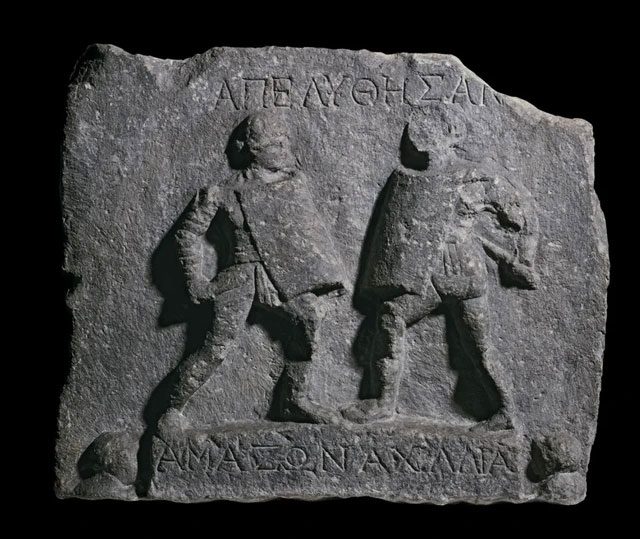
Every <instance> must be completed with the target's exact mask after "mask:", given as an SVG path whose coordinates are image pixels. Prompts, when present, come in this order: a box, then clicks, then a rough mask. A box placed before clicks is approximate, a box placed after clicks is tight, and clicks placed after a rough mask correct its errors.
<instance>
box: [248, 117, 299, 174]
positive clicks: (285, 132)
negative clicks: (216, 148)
mask: <svg viewBox="0 0 640 539" xmlns="http://www.w3.org/2000/svg"><path fill="white" fill-rule="evenodd" d="M242 138H243V140H241V143H242V144H243V146H244V151H245V152H246V156H247V161H248V164H249V165H253V166H257V167H261V168H265V169H268V170H272V171H278V170H286V169H289V168H292V167H293V166H294V165H295V157H294V154H293V150H292V147H291V133H290V130H289V125H288V123H287V121H286V117H285V115H284V113H281V112H272V111H264V112H258V113H255V114H252V115H251V116H249V117H248V118H247V119H246V123H245V126H244V133H243V137H242Z"/></svg>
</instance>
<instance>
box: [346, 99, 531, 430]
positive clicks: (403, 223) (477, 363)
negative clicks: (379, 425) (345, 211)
mask: <svg viewBox="0 0 640 539" xmlns="http://www.w3.org/2000/svg"><path fill="white" fill-rule="evenodd" d="M454 107H455V105H450V106H448V107H447V106H446V105H442V106H440V107H434V108H431V109H425V110H423V111H422V112H421V113H420V114H419V116H418V118H414V120H412V121H411V122H410V123H409V124H408V125H407V126H406V128H405V131H404V133H403V138H402V143H401V154H402V165H403V166H401V167H400V168H398V169H396V170H395V171H394V172H393V173H392V174H391V176H390V178H389V180H388V182H387V184H386V186H385V188H384V190H383V192H382V194H381V199H380V201H379V208H380V209H379V213H378V217H377V221H376V222H375V223H373V225H372V232H371V234H372V236H371V240H370V248H369V251H368V260H366V263H365V264H364V271H363V273H362V275H361V278H360V282H359V286H358V288H359V291H358V293H359V294H361V295H363V296H364V297H366V298H368V300H369V301H370V302H371V303H372V304H373V305H374V307H373V309H372V312H373V317H374V318H375V321H374V324H373V325H374V328H375V329H374V332H373V334H374V335H373V338H372V339H371V345H370V349H369V353H368V359H367V361H369V362H370V367H371V371H372V372H373V373H374V376H375V378H376V380H377V390H376V393H377V394H374V396H373V397H374V398H367V399H363V400H360V401H358V402H356V403H354V404H353V405H351V406H349V407H347V408H346V409H344V410H343V412H342V413H343V415H344V416H345V417H347V418H348V419H350V420H351V421H355V422H366V421H372V420H382V419H387V418H390V417H392V416H393V415H394V414H395V413H396V412H397V410H396V408H397V401H398V392H399V388H400V383H401V380H402V375H403V370H404V367H405V362H406V351H405V341H406V338H405V337H406V332H407V330H408V329H409V328H410V327H411V326H412V325H413V324H415V323H416V322H418V321H420V320H421V319H423V318H424V317H425V316H427V315H428V314H430V313H434V312H437V313H442V312H444V314H445V316H446V320H447V324H448V327H447V329H448V334H449V335H452V337H450V338H452V339H454V341H455V342H453V343H452V342H450V343H449V344H450V348H451V345H452V344H453V345H454V346H456V348H457V349H458V350H460V352H461V353H462V354H464V357H465V358H466V360H467V363H468V364H470V365H471V366H472V367H473V370H474V372H476V373H477V375H478V378H477V380H478V382H479V383H480V384H481V385H482V389H483V390H484V392H485V393H487V395H488V396H491V395H493V396H494V397H493V398H494V400H495V401H496V402H495V406H493V412H492V415H491V416H490V417H486V418H481V419H479V420H480V423H479V424H477V426H476V427H473V428H486V429H488V430H502V429H511V428H514V415H513V403H512V399H511V392H510V390H509V389H510V384H509V382H508V380H509V378H508V376H507V373H506V372H505V370H504V368H503V366H502V365H501V363H500V358H499V357H498V356H497V353H496V350H495V349H494V347H493V345H492V341H491V335H490V331H491V328H490V306H489V302H488V297H487V291H488V284H489V283H488V280H489V272H488V268H487V261H488V260H487V257H490V258H492V259H493V260H494V261H495V262H496V263H497V265H498V268H499V273H500V279H501V282H502V283H503V284H504V285H505V286H517V287H520V288H525V289H532V288H535V286H536V274H535V271H534V268H533V259H534V256H535V250H536V246H537V234H538V223H537V218H536V214H535V210H534V202H533V198H532V196H531V194H530V193H529V192H528V191H527V190H526V188H525V187H524V186H523V185H521V184H519V183H516V182H515V181H513V180H511V179H507V178H505V177H503V176H501V175H499V174H497V173H492V172H487V171H486V170H484V169H488V168H490V167H486V166H480V167H478V166H475V165H474V164H473V163H470V162H469V161H465V160H464V159H462V158H461V157H459V154H460V153H461V151H460V147H459V146H458V145H459V144H460V142H461V141H462V140H463V139H464V137H465V135H466V130H465V125H464V121H463V120H462V118H461V117H460V116H459V115H458V113H456V111H455V110H454Z"/></svg>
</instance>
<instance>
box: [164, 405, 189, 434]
mask: <svg viewBox="0 0 640 539" xmlns="http://www.w3.org/2000/svg"><path fill="white" fill-rule="evenodd" d="M190 426H191V424H190V423H189V420H188V419H187V418H186V417H185V416H184V414H183V413H182V412H181V411H180V410H178V409H176V408H169V409H168V410H167V411H166V412H165V413H164V414H162V417H161V418H160V419H159V420H158V427H157V432H158V434H159V435H160V436H167V435H171V434H177V433H181V432H183V431H185V430H186V429H188V428H189V427H190Z"/></svg>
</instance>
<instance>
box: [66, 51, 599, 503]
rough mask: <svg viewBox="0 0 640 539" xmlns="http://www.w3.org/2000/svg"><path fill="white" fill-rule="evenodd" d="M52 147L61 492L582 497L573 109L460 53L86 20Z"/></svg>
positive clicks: (589, 336)
mask: <svg viewBox="0 0 640 539" xmlns="http://www.w3.org/2000/svg"><path fill="white" fill-rule="evenodd" d="M63 155H64V164H63V166H64V170H63V204H64V222H65V227H66V233H67V245H66V256H65V269H66V271H68V272H70V273H71V274H73V275H74V276H75V277H76V283H77V284H76V286H75V287H74V289H73V290H71V291H70V293H69V299H68V304H69V306H70V308H71V310H72V313H73V321H74V332H73V336H72V352H73V358H72V368H71V372H70V374H69V379H68V384H67V386H66V387H65V390H64V393H63V396H62V403H61V409H60V417H59V440H58V447H57V459H58V460H57V462H58V469H57V478H58V479H57V492H58V495H59V496H61V497H69V496H77V497H83V498H120V499H131V500H135V499H143V498H146V499H169V500H175V501H187V502H192V501H203V500H210V499H233V500H242V501H253V500H264V499H269V498H272V497H278V496H281V497H296V498H306V499H317V498H321V497H346V496H375V497H380V498H385V499H389V500H397V501H407V502H432V503H448V502H454V501H469V502H474V503H490V502H495V501H500V500H507V501H513V502H523V501H529V500H535V499H542V500H547V501H551V502H556V503H564V504H572V503H577V502H579V501H580V500H582V499H583V498H584V496H585V494H586V481H585V477H586V471H587V465H588V461H589V453H590V449H591V445H592V443H593V439H594V435H595V429H596V418H597V410H598V395H599V389H600V375H601V368H602V363H601V362H602V352H603V343H604V328H605V313H606V287H607V283H608V271H609V268H608V253H607V239H606V231H605V223H604V220H603V216H602V213H601V211H600V208H599V204H598V200H597V198H596V196H595V193H594V190H593V180H594V178H593V157H594V156H593V138H592V130H591V126H590V125H589V124H588V123H587V122H585V121H583V120H572V119H565V118H559V117H554V116H550V115H548V114H545V113H543V112H541V111H539V110H537V109H536V108H534V107H533V106H531V105H529V104H527V103H525V102H523V101H521V100H519V99H516V98H513V97H508V96H505V95H502V94H500V93H498V92H496V91H494V90H493V89H491V88H490V87H489V86H488V85H487V84H485V83H484V82H483V81H482V80H480V79H479V78H478V77H476V76H475V75H474V74H473V73H471V72H470V71H469V70H467V69H466V68H465V67H464V66H463V65H462V64H461V63H460V61H459V60H458V59H456V58H454V57H452V56H443V55H437V54H399V55H390V56H388V55H384V54H379V53H373V52H367V51H359V52H355V51H347V50H321V49H286V48H264V49H232V48H222V49H212V50H210V51H208V52H206V53H204V54H202V55H198V56H195V57H193V58H191V59H188V60H184V61H176V60H158V59H155V58H150V57H144V56H136V55H131V54H128V53H126V52H124V51H122V50H120V49H118V48H116V47H112V46H104V45H99V46H93V47H90V48H89V49H88V50H87V52H86V54H85V55H84V56H83V58H82V59H81V60H80V62H79V63H78V66H77V69H76V72H75V74H74V76H73V78H72V82H71V85H70V90H69V100H68V118H67V125H66V132H65V142H64V154H63Z"/></svg>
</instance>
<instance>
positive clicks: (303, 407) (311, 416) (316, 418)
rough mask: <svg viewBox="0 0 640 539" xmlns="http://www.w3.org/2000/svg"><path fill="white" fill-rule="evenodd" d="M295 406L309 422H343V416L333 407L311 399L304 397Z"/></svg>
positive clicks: (329, 423)
mask: <svg viewBox="0 0 640 539" xmlns="http://www.w3.org/2000/svg"><path fill="white" fill-rule="evenodd" d="M295 407H296V408H297V409H298V410H299V411H300V413H301V415H302V416H304V418H305V421H308V422H309V423H319V424H323V425H338V424H340V423H343V422H344V420H343V419H342V416H341V415H340V414H339V413H338V412H337V411H336V410H332V409H331V408H327V407H326V406H322V405H320V404H316V403H315V402H311V401H310V400H307V399H303V400H299V401H298V402H296V403H295Z"/></svg>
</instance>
